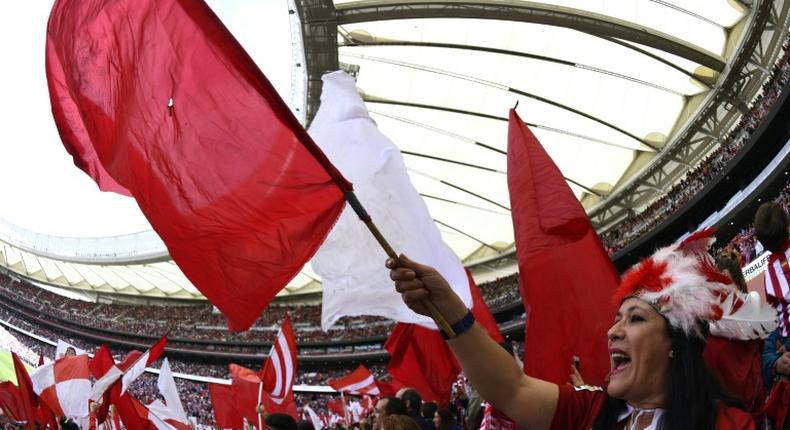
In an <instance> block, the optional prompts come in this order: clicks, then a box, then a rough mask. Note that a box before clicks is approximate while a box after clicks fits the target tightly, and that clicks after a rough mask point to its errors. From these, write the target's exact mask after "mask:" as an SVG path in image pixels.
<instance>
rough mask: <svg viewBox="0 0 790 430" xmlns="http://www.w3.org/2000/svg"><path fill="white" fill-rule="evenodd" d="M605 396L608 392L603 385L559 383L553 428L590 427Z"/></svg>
mask: <svg viewBox="0 0 790 430" xmlns="http://www.w3.org/2000/svg"><path fill="white" fill-rule="evenodd" d="M605 398H606V392H605V391H604V390H603V388H601V387H595V386H591V385H584V386H581V387H574V386H573V385H571V384H564V385H559V398H558V399H557V409H556V410H555V412H554V418H553V419H552V423H551V428H552V429H571V428H574V429H587V428H590V427H591V426H592V423H593V422H594V421H595V418H596V417H597V416H598V413H599V412H600V410H601V407H602V406H603V401H604V399H605Z"/></svg>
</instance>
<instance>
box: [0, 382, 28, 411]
mask: <svg viewBox="0 0 790 430" xmlns="http://www.w3.org/2000/svg"><path fill="white" fill-rule="evenodd" d="M0 408H1V409H2V410H3V414H4V415H6V416H7V417H9V418H11V419H12V420H14V421H24V420H25V419H26V418H25V411H24V408H23V406H22V398H21V396H20V395H19V389H18V388H17V387H16V385H14V383H13V382H11V381H4V382H0Z"/></svg>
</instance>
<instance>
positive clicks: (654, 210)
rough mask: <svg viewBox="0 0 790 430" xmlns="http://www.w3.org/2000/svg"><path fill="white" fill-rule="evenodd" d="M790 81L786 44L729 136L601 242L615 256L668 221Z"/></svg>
mask: <svg viewBox="0 0 790 430" xmlns="http://www.w3.org/2000/svg"><path fill="white" fill-rule="evenodd" d="M788 79H790V45H788V43H787V42H785V45H784V55H783V56H782V57H781V59H780V60H779V61H778V62H777V63H776V65H774V67H773V69H772V70H771V77H770V79H769V80H768V81H767V82H766V83H765V84H764V85H763V90H762V93H761V94H760V95H759V96H758V97H757V98H756V99H755V100H754V102H753V104H752V107H751V109H750V110H749V113H748V114H746V115H744V116H743V117H742V118H741V120H740V122H739V123H738V124H737V125H736V126H735V127H734V128H733V129H732V130H731V131H730V132H729V133H728V135H727V137H726V138H725V139H723V141H722V143H721V145H719V146H718V147H717V148H716V149H715V150H713V152H711V153H710V154H708V156H707V157H706V158H705V159H704V160H703V161H702V162H701V163H699V164H698V165H697V167H696V168H694V169H691V170H690V171H689V172H688V173H686V176H685V177H684V178H683V179H682V180H681V181H680V182H679V183H677V184H675V185H674V186H673V187H672V189H670V190H669V191H668V192H667V193H666V194H665V195H664V196H662V197H660V198H659V199H657V200H655V201H654V202H652V203H651V204H650V205H648V206H647V207H646V208H645V209H644V210H642V211H641V212H639V213H638V214H633V215H631V216H629V217H627V218H626V219H624V220H623V221H621V222H620V223H618V224H617V225H615V226H613V227H612V228H610V229H609V230H607V231H606V232H605V233H603V234H602V235H601V241H602V242H603V244H604V247H605V248H606V251H607V252H608V253H609V255H613V254H614V253H616V252H617V251H619V250H620V249H622V248H623V247H625V246H626V245H628V244H629V243H631V242H632V241H633V240H635V239H636V238H638V237H640V236H641V235H642V234H644V233H646V232H647V231H649V230H651V229H652V228H653V227H655V226H656V225H658V224H659V223H660V222H661V221H663V220H665V219H667V217H669V216H670V215H671V214H672V213H673V212H675V211H676V210H678V209H679V208H680V207H681V206H683V205H684V204H685V203H686V202H688V201H689V200H691V198H692V197H693V196H695V195H696V194H697V193H698V192H699V191H700V190H701V189H702V188H703V187H704V186H705V184H707V183H708V182H709V181H710V180H711V179H712V178H714V177H715V176H716V175H718V174H719V173H720V172H721V171H722V170H724V167H725V166H726V165H727V163H728V162H729V161H730V160H732V159H733V158H734V157H735V155H736V154H737V153H738V151H740V149H741V148H743V146H744V145H745V144H746V142H747V141H748V140H749V137H750V136H751V135H752V133H753V132H754V130H755V129H757V127H758V126H759V125H760V123H761V122H762V120H763V118H765V115H766V114H767V113H768V112H769V110H770V108H771V106H773V104H774V102H775V101H776V100H777V99H778V98H779V96H780V95H781V92H782V89H783V88H784V87H785V84H787V81H788Z"/></svg>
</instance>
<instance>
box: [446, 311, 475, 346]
mask: <svg viewBox="0 0 790 430" xmlns="http://www.w3.org/2000/svg"><path fill="white" fill-rule="evenodd" d="M473 325H475V316H474V314H473V313H472V311H468V312H466V315H465V316H464V317H463V318H461V320H460V321H458V322H457V323H455V324H453V325H451V326H450V328H452V329H453V331H454V332H455V336H453V337H458V336H460V335H461V334H462V333H463V332H465V331H467V330H469V329H470V328H472V326H473ZM439 333H440V334H441V335H442V338H443V339H444V340H448V339H451V337H450V336H448V335H447V333H445V332H444V330H442V329H439Z"/></svg>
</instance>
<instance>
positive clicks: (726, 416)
mask: <svg viewBox="0 0 790 430" xmlns="http://www.w3.org/2000/svg"><path fill="white" fill-rule="evenodd" d="M755 428H756V427H755V424H754V418H753V417H752V415H751V414H749V413H748V412H746V411H744V410H743V409H740V408H736V407H732V406H726V405H724V404H721V403H720V404H719V409H718V412H717V413H716V430H754V429H755Z"/></svg>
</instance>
